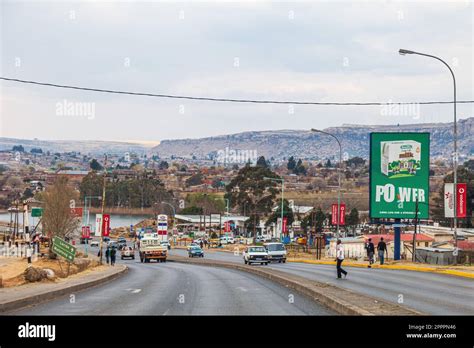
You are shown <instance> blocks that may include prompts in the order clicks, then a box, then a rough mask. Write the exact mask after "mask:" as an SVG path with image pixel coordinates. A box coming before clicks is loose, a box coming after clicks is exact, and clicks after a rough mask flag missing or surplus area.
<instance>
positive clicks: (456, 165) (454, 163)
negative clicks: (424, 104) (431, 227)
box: [398, 48, 458, 250]
mask: <svg viewBox="0 0 474 348" xmlns="http://www.w3.org/2000/svg"><path fill="white" fill-rule="evenodd" d="M398 53H400V54H401V55H403V56H404V55H406V54H417V55H419V56H424V57H429V58H433V59H436V60H438V61H440V62H441V63H443V64H444V65H445V66H446V67H447V68H448V69H449V72H450V73H451V76H452V77H453V89H454V125H453V127H454V129H453V137H454V155H453V167H454V168H453V169H454V171H453V177H454V198H453V206H454V246H455V247H456V250H457V247H458V234H457V225H458V217H457V214H458V213H457V209H456V208H457V207H456V205H457V202H456V196H457V184H458V130H457V116H456V77H455V76H454V72H453V69H451V67H450V66H449V65H448V63H446V62H445V61H444V60H442V59H441V58H439V57H436V56H433V55H431V54H426V53H420V52H415V51H410V50H405V49H402V48H401V49H400V50H398Z"/></svg>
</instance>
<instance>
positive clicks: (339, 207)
mask: <svg viewBox="0 0 474 348" xmlns="http://www.w3.org/2000/svg"><path fill="white" fill-rule="evenodd" d="M311 131H312V132H317V133H322V134H326V135H329V136H331V137H333V138H334V139H335V140H336V141H337V144H338V145H339V166H338V170H337V215H336V218H337V225H336V226H337V228H336V240H338V239H339V238H340V236H339V221H340V220H341V217H340V215H341V170H342V145H341V141H340V140H339V138H338V137H336V136H335V135H334V134H331V133H328V132H325V131H322V130H319V129H314V128H312V129H311Z"/></svg>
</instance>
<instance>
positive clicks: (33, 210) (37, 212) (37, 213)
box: [31, 208, 43, 217]
mask: <svg viewBox="0 0 474 348" xmlns="http://www.w3.org/2000/svg"><path fill="white" fill-rule="evenodd" d="M31 216H32V217H41V216H43V208H31Z"/></svg>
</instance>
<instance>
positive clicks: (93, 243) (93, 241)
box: [90, 240, 100, 247]
mask: <svg viewBox="0 0 474 348" xmlns="http://www.w3.org/2000/svg"><path fill="white" fill-rule="evenodd" d="M99 245H100V242H99V241H98V240H92V241H91V243H90V246H91V247H98V246H99Z"/></svg>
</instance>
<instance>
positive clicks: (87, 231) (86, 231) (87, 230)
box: [82, 226, 91, 238]
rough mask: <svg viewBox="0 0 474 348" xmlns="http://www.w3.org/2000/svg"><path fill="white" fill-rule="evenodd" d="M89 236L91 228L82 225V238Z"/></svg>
mask: <svg viewBox="0 0 474 348" xmlns="http://www.w3.org/2000/svg"><path fill="white" fill-rule="evenodd" d="M90 237H91V228H90V227H89V226H82V238H90Z"/></svg>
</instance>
